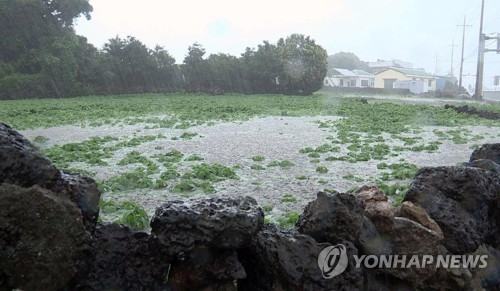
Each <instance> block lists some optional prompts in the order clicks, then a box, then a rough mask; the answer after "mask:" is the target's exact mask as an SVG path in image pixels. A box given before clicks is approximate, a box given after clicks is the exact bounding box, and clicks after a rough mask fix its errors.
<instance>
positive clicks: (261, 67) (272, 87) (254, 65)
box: [242, 41, 284, 93]
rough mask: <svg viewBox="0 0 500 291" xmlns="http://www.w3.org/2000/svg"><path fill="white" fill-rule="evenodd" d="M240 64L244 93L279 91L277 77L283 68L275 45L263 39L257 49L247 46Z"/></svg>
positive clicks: (282, 71)
mask: <svg viewBox="0 0 500 291" xmlns="http://www.w3.org/2000/svg"><path fill="white" fill-rule="evenodd" d="M242 64H243V68H244V70H243V73H242V74H243V77H244V78H245V84H244V85H245V91H246V93H275V92H278V91H279V87H278V84H279V78H280V76H282V75H283V74H284V70H283V63H282V61H281V60H280V56H279V54H278V49H277V47H276V45H274V44H271V43H269V42H268V41H264V43H263V44H261V45H259V46H258V48H257V50H255V49H251V48H247V49H246V51H245V53H243V54H242ZM277 80H278V82H277Z"/></svg>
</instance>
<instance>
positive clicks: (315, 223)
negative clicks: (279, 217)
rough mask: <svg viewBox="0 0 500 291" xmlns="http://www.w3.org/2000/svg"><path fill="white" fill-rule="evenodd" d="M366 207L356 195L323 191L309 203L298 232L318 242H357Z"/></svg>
mask: <svg viewBox="0 0 500 291" xmlns="http://www.w3.org/2000/svg"><path fill="white" fill-rule="evenodd" d="M363 213H364V208H363V204H362V202H360V201H359V200H358V199H356V197H355V196H353V195H351V194H345V193H335V194H333V195H332V196H329V195H327V194H325V193H323V192H319V193H318V198H316V200H314V201H312V202H310V203H309V204H308V205H307V206H306V208H305V209H304V212H303V213H302V214H301V215H300V217H299V220H298V221H297V228H298V230H299V232H301V233H304V234H308V235H310V236H312V237H313V238H314V239H316V240H317V241H318V242H330V243H337V242H340V241H344V240H348V241H351V242H353V243H357V242H358V241H359V238H360V236H361V229H362V225H363Z"/></svg>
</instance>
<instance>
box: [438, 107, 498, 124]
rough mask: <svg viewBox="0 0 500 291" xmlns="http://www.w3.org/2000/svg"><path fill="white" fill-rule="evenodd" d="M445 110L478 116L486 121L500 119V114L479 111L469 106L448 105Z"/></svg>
mask: <svg viewBox="0 0 500 291" xmlns="http://www.w3.org/2000/svg"><path fill="white" fill-rule="evenodd" d="M444 108H446V109H452V110H455V111H456V112H460V113H465V114H468V115H477V116H479V117H481V118H486V119H492V120H496V119H500V113H496V112H492V111H486V110H477V109H476V108H475V107H472V106H468V105H463V106H454V105H449V104H446V105H445V106H444Z"/></svg>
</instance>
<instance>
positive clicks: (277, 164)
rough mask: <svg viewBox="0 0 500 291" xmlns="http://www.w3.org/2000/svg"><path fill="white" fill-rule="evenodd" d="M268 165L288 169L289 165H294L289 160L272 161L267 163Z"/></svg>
mask: <svg viewBox="0 0 500 291" xmlns="http://www.w3.org/2000/svg"><path fill="white" fill-rule="evenodd" d="M267 166H268V167H280V168H282V169H290V168H291V167H293V166H295V164H294V163H292V162H290V161H286V160H285V161H277V160H275V161H272V162H270V163H269V164H267Z"/></svg>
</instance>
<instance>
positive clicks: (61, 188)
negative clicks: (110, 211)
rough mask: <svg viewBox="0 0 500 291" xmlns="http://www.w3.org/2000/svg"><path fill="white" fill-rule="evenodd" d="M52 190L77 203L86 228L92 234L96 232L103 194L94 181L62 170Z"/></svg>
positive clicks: (51, 187)
mask: <svg viewBox="0 0 500 291" xmlns="http://www.w3.org/2000/svg"><path fill="white" fill-rule="evenodd" d="M50 189H51V190H52V191H54V192H56V193H64V195H65V196H67V197H69V199H71V201H73V202H74V203H76V206H77V207H78V208H80V210H81V211H82V215H83V223H84V224H85V227H86V228H87V229H88V230H89V231H90V232H91V233H92V232H94V229H95V225H96V223H97V218H98V216H99V199H100V198H101V192H100V191H99V189H98V188H97V184H96V182H95V181H94V180H93V179H91V178H89V177H87V176H84V175H81V174H74V173H70V172H68V171H66V170H61V172H60V177H59V179H57V180H56V181H55V183H54V184H52V185H50Z"/></svg>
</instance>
